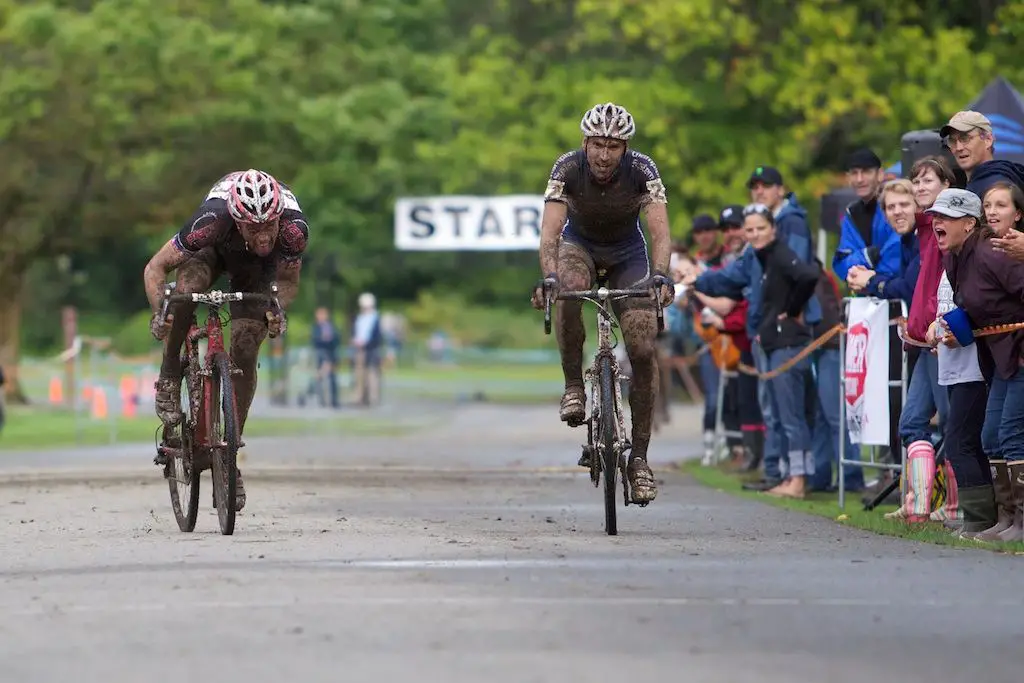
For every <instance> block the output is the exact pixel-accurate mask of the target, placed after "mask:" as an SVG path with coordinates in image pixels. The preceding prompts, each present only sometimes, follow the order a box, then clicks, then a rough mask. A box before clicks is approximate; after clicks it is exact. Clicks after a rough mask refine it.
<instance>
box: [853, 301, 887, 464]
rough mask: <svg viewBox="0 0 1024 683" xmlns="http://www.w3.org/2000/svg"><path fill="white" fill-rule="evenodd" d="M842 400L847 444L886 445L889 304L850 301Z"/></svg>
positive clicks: (883, 302)
mask: <svg viewBox="0 0 1024 683" xmlns="http://www.w3.org/2000/svg"><path fill="white" fill-rule="evenodd" d="M849 310H850V318H849V323H848V324H847V332H846V358H845V359H844V366H845V368H846V372H845V373H844V376H845V383H844V384H845V388H844V392H843V394H844V397H845V400H846V426H847V429H849V432H850V441H852V442H853V443H859V444H865V445H869V446H887V445H889V302H888V301H882V300H879V299H871V298H860V297H858V298H856V299H853V300H852V301H850V309H849Z"/></svg>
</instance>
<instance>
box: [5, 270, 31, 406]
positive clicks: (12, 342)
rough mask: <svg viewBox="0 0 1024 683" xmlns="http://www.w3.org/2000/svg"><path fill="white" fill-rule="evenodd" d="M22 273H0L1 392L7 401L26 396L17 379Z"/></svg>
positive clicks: (21, 402) (26, 398)
mask: <svg viewBox="0 0 1024 683" xmlns="http://www.w3.org/2000/svg"><path fill="white" fill-rule="evenodd" d="M24 275H25V274H24V273H11V272H7V273H4V274H3V276H2V277H0V367H3V370H4V379H5V380H6V381H5V382H4V388H3V390H4V394H5V395H6V397H7V401H8V402H9V403H18V404H25V403H28V397H26V396H25V392H24V391H22V388H21V382H20V381H19V380H18V354H19V350H20V346H21V344H20V342H21V285H22V282H23V278H24Z"/></svg>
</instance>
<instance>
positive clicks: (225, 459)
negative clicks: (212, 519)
mask: <svg viewBox="0 0 1024 683" xmlns="http://www.w3.org/2000/svg"><path fill="white" fill-rule="evenodd" d="M210 385H211V391H210V396H209V401H210V404H209V406H208V407H209V410H210V414H211V418H212V419H211V420H210V431H211V434H210V436H211V437H212V438H211V443H213V444H218V445H215V446H214V448H213V449H212V451H211V457H210V460H211V463H210V464H211V468H210V469H211V470H212V474H213V499H214V503H215V504H216V505H217V520H218V521H219V522H220V532H221V533H222V534H224V535H225V536H230V535H231V534H233V533H234V532H235V492H236V490H237V486H238V412H237V410H236V406H235V390H234V386H233V385H232V382H231V361H230V359H229V358H228V354H226V353H218V354H217V355H216V356H214V357H213V375H212V377H211V382H210Z"/></svg>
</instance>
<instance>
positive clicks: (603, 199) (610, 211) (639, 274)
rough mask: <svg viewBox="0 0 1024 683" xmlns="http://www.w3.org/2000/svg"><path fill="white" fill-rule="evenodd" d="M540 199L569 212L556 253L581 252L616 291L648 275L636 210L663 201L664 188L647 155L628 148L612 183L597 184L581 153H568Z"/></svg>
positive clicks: (562, 157) (645, 251)
mask: <svg viewBox="0 0 1024 683" xmlns="http://www.w3.org/2000/svg"><path fill="white" fill-rule="evenodd" d="M544 201H545V202H561V203H562V204H565V205H566V207H567V209H568V218H567V220H566V222H565V226H564V227H563V228H562V235H561V243H562V246H561V247H560V251H561V250H562V249H564V248H572V247H578V248H580V249H582V250H583V251H584V252H586V253H587V254H588V255H589V256H590V258H591V259H593V262H594V267H595V268H601V269H605V270H607V272H608V281H609V284H610V285H611V286H612V287H615V288H625V287H631V286H634V285H637V284H639V283H641V282H643V281H645V280H646V279H647V278H649V277H650V274H651V272H650V258H649V256H648V253H647V241H646V240H645V239H644V233H643V230H642V229H641V227H640V211H641V210H642V209H644V208H645V207H647V206H648V205H649V204H653V203H662V204H664V203H665V202H666V201H667V199H666V192H665V185H664V183H662V181H661V176H660V175H659V173H658V167H657V166H656V165H655V163H654V161H653V160H652V159H651V158H650V157H648V156H647V155H645V154H641V153H639V152H634V151H633V150H626V152H625V154H623V155H622V161H621V162H620V163H619V167H618V168H617V169H616V170H615V173H614V174H613V175H612V177H611V179H609V180H608V181H607V182H604V183H601V182H598V181H597V180H596V179H595V178H594V176H593V175H592V174H591V172H590V167H589V164H588V163H587V156H586V153H585V152H584V151H583V150H582V149H578V150H576V151H573V152H567V153H565V154H563V155H562V156H560V157H559V158H558V160H557V161H556V162H555V165H554V167H553V168H552V169H551V177H550V178H549V179H548V186H547V190H546V191H545V192H544Z"/></svg>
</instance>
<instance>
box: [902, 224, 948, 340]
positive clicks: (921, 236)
mask: <svg viewBox="0 0 1024 683" xmlns="http://www.w3.org/2000/svg"><path fill="white" fill-rule="evenodd" d="M917 244H918V251H919V253H920V254H921V269H920V270H919V271H918V273H917V284H916V285H914V296H913V299H912V300H911V302H910V312H909V313H908V314H907V334H909V335H910V337H911V338H912V339H916V340H918V341H924V338H925V337H926V336H927V335H928V326H929V325H931V324H932V322H933V321H934V320H935V315H936V313H937V311H938V308H939V299H938V291H939V280H941V279H942V270H943V265H942V252H940V251H939V245H938V243H937V242H936V241H935V232H933V231H932V217H931V214H927V213H919V214H917Z"/></svg>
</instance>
